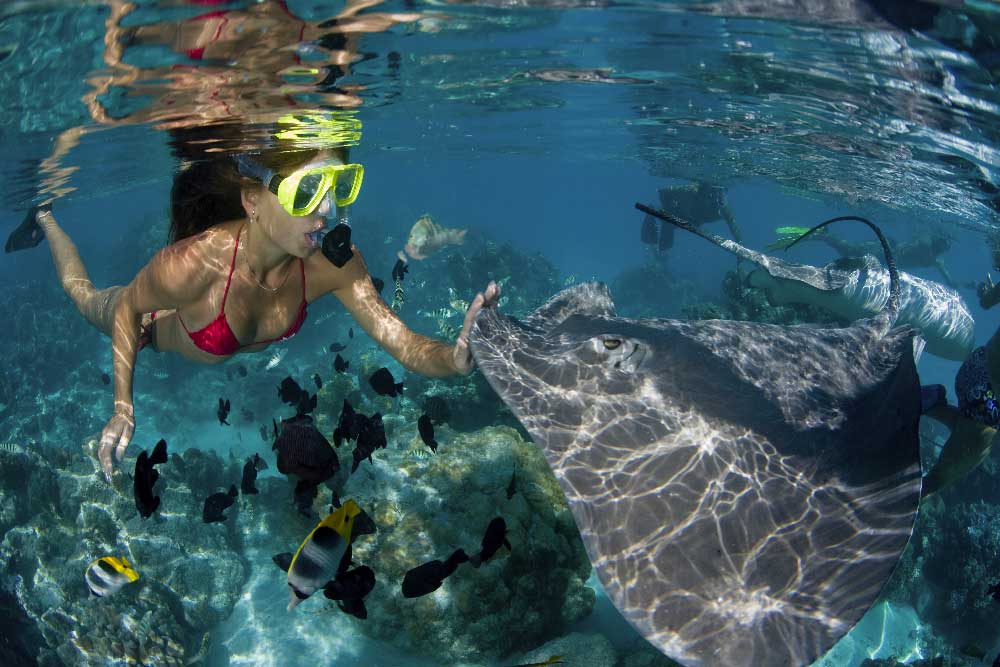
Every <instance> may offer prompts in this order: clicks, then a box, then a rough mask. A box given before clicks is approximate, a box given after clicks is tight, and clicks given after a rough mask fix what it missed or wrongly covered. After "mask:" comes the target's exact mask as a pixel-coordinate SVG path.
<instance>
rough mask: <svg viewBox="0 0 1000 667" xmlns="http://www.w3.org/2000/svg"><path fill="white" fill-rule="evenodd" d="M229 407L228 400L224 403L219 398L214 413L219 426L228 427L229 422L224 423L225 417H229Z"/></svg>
mask: <svg viewBox="0 0 1000 667" xmlns="http://www.w3.org/2000/svg"><path fill="white" fill-rule="evenodd" d="M229 407H230V406H229V399H228V398H227V399H226V400H225V401H223V400H222V399H221V398H220V399H219V409H218V410H216V411H215V414H216V415H217V416H218V417H219V423H220V424H225V425H227V426H228V425H229V422H227V421H226V417H228V416H229Z"/></svg>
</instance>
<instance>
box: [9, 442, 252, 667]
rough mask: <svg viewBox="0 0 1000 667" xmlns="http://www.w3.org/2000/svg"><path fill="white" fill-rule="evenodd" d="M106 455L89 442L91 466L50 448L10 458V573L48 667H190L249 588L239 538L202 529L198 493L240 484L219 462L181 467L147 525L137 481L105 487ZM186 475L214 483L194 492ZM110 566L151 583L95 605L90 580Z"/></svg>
mask: <svg viewBox="0 0 1000 667" xmlns="http://www.w3.org/2000/svg"><path fill="white" fill-rule="evenodd" d="M95 445H96V443H95V441H93V440H90V441H88V442H87V443H85V445H84V449H85V451H86V452H87V453H88V454H89V455H88V456H80V455H79V454H78V455H76V456H73V457H69V458H68V459H63V460H60V461H59V464H60V465H54V464H53V463H54V462H53V460H52V458H54V457H52V456H51V452H50V451H48V450H46V449H44V448H34V449H28V448H25V449H23V450H20V451H7V450H2V451H0V457H2V461H0V463H2V474H0V506H2V507H4V508H5V511H4V514H3V517H2V519H0V531H2V541H0V564H2V566H3V569H4V570H5V571H6V572H8V573H10V574H11V575H12V583H11V591H12V593H13V594H14V595H15V596H16V599H17V601H18V604H19V606H20V607H21V610H22V612H23V614H24V616H25V617H27V618H29V619H31V621H32V622H33V623H34V624H36V625H37V627H38V629H39V631H40V632H41V635H42V636H43V637H44V644H45V646H44V647H43V648H42V650H41V652H40V653H41V654H40V661H39V662H40V664H43V665H58V664H64V665H118V664H120V665H125V664H140V663H141V664H145V665H183V664H184V661H185V660H186V659H188V660H189V659H191V657H192V656H193V655H194V653H196V652H197V651H198V649H199V646H200V645H201V644H202V643H203V642H204V637H205V634H206V633H207V631H208V629H210V628H211V627H212V626H214V625H215V624H216V623H218V622H219V621H220V620H222V619H224V618H225V617H226V616H228V614H229V612H230V610H231V609H232V607H233V605H234V604H235V602H236V600H237V598H238V597H239V595H240V592H241V589H242V586H243V582H244V580H245V579H246V572H247V564H246V563H245V562H244V560H243V559H242V558H241V556H240V555H239V552H240V539H239V538H238V536H237V535H236V534H235V532H234V531H233V530H232V529H231V527H227V526H218V525H213V526H206V525H205V524H203V523H202V522H201V519H200V509H199V506H200V504H201V502H202V501H203V499H204V496H203V495H202V493H203V491H202V490H200V489H199V486H200V487H201V488H204V487H205V486H208V480H212V481H213V483H217V482H218V480H219V479H221V478H223V477H226V476H232V475H234V474H235V473H234V472H232V466H231V465H230V466H226V465H225V464H224V463H223V462H222V460H221V459H219V457H218V456H216V455H214V454H209V455H205V454H202V453H201V452H197V453H196V450H188V452H186V453H185V454H184V455H183V457H179V456H177V455H174V456H173V457H172V462H173V463H174V465H173V466H170V465H166V466H164V475H163V476H164V483H161V484H160V486H158V493H160V494H161V495H162V497H163V498H164V499H165V500H164V507H163V508H161V510H160V511H159V512H158V513H157V514H155V515H154V516H153V517H152V518H151V519H149V520H147V521H143V520H142V519H141V518H139V516H138V513H137V512H136V509H135V505H134V500H133V498H132V488H131V483H130V481H129V479H128V477H127V475H126V474H125V473H124V472H122V471H120V470H119V471H116V473H115V476H114V480H113V484H111V485H108V484H107V483H105V482H104V481H103V479H102V476H101V473H100V472H99V466H98V464H97V461H96V460H95V459H94V458H93V452H94V447H95ZM181 461H186V465H184V464H183V463H180V462H181ZM184 472H188V473H194V472H197V473H200V474H201V475H203V478H202V479H201V480H200V481H199V480H198V479H195V480H194V481H195V483H194V484H193V485H192V484H191V483H189V482H188V481H187V480H186V479H185V478H184V477H183V473H184ZM104 555H122V556H125V557H126V558H128V559H129V560H130V561H131V562H132V563H133V564H134V565H135V566H136V568H137V569H138V571H139V573H140V581H139V582H137V584H135V585H131V586H128V587H126V588H125V589H123V590H122V591H121V592H119V593H118V594H116V595H114V596H111V597H108V598H101V599H88V598H89V597H90V595H89V592H88V590H87V587H86V584H85V583H84V579H83V573H84V571H85V569H86V568H87V565H88V564H89V563H90V561H92V560H93V559H95V558H97V557H100V556H104ZM195 644H197V646H196V645H195Z"/></svg>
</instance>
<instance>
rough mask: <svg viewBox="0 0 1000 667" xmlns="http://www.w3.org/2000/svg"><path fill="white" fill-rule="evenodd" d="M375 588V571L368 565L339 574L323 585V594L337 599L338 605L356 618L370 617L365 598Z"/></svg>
mask: <svg viewBox="0 0 1000 667" xmlns="http://www.w3.org/2000/svg"><path fill="white" fill-rule="evenodd" d="M373 588H375V572H374V571H373V570H372V569H371V568H370V567H368V566H367V565H362V566H361V567H358V568H355V569H353V570H351V571H350V572H344V573H343V574H338V575H337V578H336V579H334V580H333V581H330V582H327V584H326V585H325V586H324V587H323V595H325V596H326V597H328V598H330V599H331V600H337V606H338V607H340V610H341V611H342V612H344V613H345V614H350V615H351V616H354V617H356V618H360V619H365V618H368V609H366V608H365V603H364V598H365V596H366V595H368V594H369V593H371V591H372V589H373Z"/></svg>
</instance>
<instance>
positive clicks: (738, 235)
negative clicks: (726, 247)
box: [722, 204, 743, 243]
mask: <svg viewBox="0 0 1000 667" xmlns="http://www.w3.org/2000/svg"><path fill="white" fill-rule="evenodd" d="M722 219H723V220H725V221H726V225H727V226H728V227H729V233H730V234H732V236H733V240H734V241H736V242H737V243H743V232H742V231H740V226H739V225H737V224H736V216H734V215H733V212H732V211H731V210H730V209H729V206H728V205H727V204H723V206H722Z"/></svg>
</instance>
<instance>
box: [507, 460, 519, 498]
mask: <svg viewBox="0 0 1000 667" xmlns="http://www.w3.org/2000/svg"><path fill="white" fill-rule="evenodd" d="M515 493H517V468H514V472H512V473H511V474H510V484H508V485H507V500H510V499H511V498H513V497H514V494H515Z"/></svg>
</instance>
